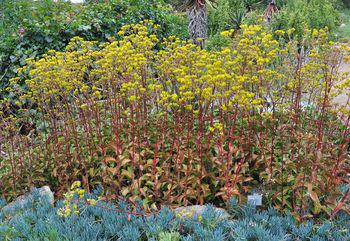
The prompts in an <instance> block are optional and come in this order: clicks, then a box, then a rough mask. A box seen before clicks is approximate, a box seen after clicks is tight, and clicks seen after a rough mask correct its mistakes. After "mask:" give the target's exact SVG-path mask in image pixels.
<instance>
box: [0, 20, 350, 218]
mask: <svg viewBox="0 0 350 241" xmlns="http://www.w3.org/2000/svg"><path fill="white" fill-rule="evenodd" d="M158 28H159V26H158V25H157V24H154V23H153V22H151V21H143V22H141V23H140V24H136V25H126V26H124V27H122V28H121V31H120V32H119V33H118V34H119V36H118V37H117V39H121V40H115V41H112V42H109V43H105V44H102V45H100V44H98V43H97V42H92V41H85V40H83V39H82V38H79V37H77V38H74V39H72V41H71V42H70V44H69V45H68V46H67V48H66V51H65V52H59V51H54V50H52V51H49V52H48V53H47V54H46V55H44V56H43V57H42V58H39V59H29V60H28V63H29V65H28V66H27V67H25V68H21V69H19V73H20V74H21V76H20V77H17V78H14V79H12V81H11V83H12V88H13V89H12V92H13V93H15V94H16V95H17V96H18V97H19V99H20V101H21V103H18V105H19V106H20V105H21V106H22V108H21V109H18V113H21V116H20V117H18V116H17V117H14V116H11V115H9V114H8V113H6V111H4V113H3V122H2V126H1V138H2V139H3V140H6V141H4V142H2V143H1V149H2V150H3V152H4V153H3V154H2V159H3V160H2V162H1V163H0V175H1V180H2V182H1V183H0V185H1V189H0V190H1V194H2V196H3V197H4V198H6V199H11V198H13V197H15V196H17V195H18V194H20V193H22V192H23V191H25V190H28V188H30V187H33V186H39V185H42V184H49V185H50V186H51V187H52V188H53V189H54V190H55V192H56V194H57V195H58V196H62V195H63V193H65V192H66V190H67V188H68V187H69V185H70V184H71V183H72V182H74V181H75V180H77V179H79V180H81V181H82V184H83V187H84V188H85V189H86V191H87V192H89V191H91V190H92V189H93V187H94V186H96V185H101V186H102V187H103V189H104V190H105V191H106V195H107V196H108V195H117V196H124V197H126V198H127V199H128V200H131V201H135V200H136V199H138V198H141V199H142V200H144V201H143V203H144V206H146V207H147V206H148V207H149V206H151V207H153V208H159V207H160V204H166V205H169V206H177V205H187V204H192V203H199V204H203V203H205V202H211V203H214V204H217V205H220V204H223V203H225V202H227V201H228V200H230V199H231V198H232V197H235V198H237V199H238V200H239V202H242V203H243V202H245V201H246V195H247V194H249V193H251V192H261V193H263V194H264V195H265V196H264V201H265V205H267V206H269V205H272V206H274V207H276V208H278V209H280V210H290V211H291V212H292V214H293V215H294V217H295V218H296V219H297V220H299V221H302V220H305V219H307V218H310V217H317V216H320V215H321V216H324V215H326V216H329V217H334V216H335V215H336V214H337V213H338V212H339V211H340V210H345V211H347V205H346V200H347V198H348V194H349V189H346V190H345V191H344V190H343V191H342V190H341V188H340V187H341V186H342V185H343V184H346V183H348V179H347V176H346V174H347V173H348V169H349V165H348V156H347V148H348V143H349V117H348V116H349V111H348V107H349V96H348V92H347V88H348V85H349V80H347V79H346V74H343V73H341V72H339V65H340V64H341V63H342V62H345V61H347V60H349V57H348V56H349V51H350V49H349V47H347V46H346V45H340V44H335V43H334V42H332V41H330V40H329V38H328V35H327V31H326V30H323V29H321V30H316V29H313V30H309V29H305V30H304V33H303V35H302V36H303V37H302V39H301V40H300V38H297V37H295V33H294V32H295V29H290V30H288V31H284V30H278V31H275V32H270V30H269V29H264V28H263V27H262V26H258V25H251V26H247V25H245V26H241V30H240V33H239V34H233V31H231V30H230V31H225V32H223V33H222V35H223V37H225V38H227V41H229V42H230V44H229V46H228V47H226V48H223V49H222V50H218V51H208V50H205V49H201V48H199V47H198V46H196V45H194V44H192V43H191V42H187V41H182V40H180V39H178V38H175V37H169V38H166V39H164V41H162V42H161V41H160V40H159V39H158V38H157V36H156V34H155V33H154V32H155V31H156V30H157V29H158ZM273 36H277V37H276V38H273ZM286 39H287V41H286ZM156 46H157V47H156ZM22 78H24V79H26V84H27V86H28V91H23V89H21V88H19V87H20V84H18V81H22ZM341 93H342V94H343V95H344V96H345V97H344V100H345V101H344V102H342V103H337V102H334V101H333V100H334V98H335V97H336V96H338V95H339V94H341ZM4 104H5V105H6V103H4ZM26 123H32V126H27V125H26ZM18 128H20V129H21V133H20V134H18ZM345 187H346V186H345Z"/></svg>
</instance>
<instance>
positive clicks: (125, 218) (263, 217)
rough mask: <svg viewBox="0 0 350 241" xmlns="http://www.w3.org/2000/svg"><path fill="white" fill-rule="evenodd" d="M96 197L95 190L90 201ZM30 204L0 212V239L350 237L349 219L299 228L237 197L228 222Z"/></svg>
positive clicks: (105, 206) (214, 217)
mask: <svg viewBox="0 0 350 241" xmlns="http://www.w3.org/2000/svg"><path fill="white" fill-rule="evenodd" d="M97 195H99V194H98V192H95V193H94V194H93V195H89V197H90V198H92V197H93V196H97ZM86 198H87V197H84V198H79V199H80V200H82V199H86ZM86 200H87V199H86ZM32 201H33V202H32V203H29V205H28V207H25V208H22V209H14V210H12V213H11V212H1V211H0V238H1V239H2V240H18V241H19V240H135V241H136V240H159V241H169V240H170V241H178V240H210V241H213V240H218V241H222V240H235V241H236V240H261V241H262V240H267V239H268V240H275V241H281V240H286V241H289V240H290V241H291V240H312V241H320V240H336V241H345V240H348V237H349V235H350V233H349V222H350V219H349V216H348V215H344V213H341V214H338V215H337V216H336V217H335V218H334V219H333V220H332V221H323V222H313V221H307V222H305V223H303V224H301V225H300V224H299V223H298V222H297V221H296V220H295V219H294V218H293V216H292V215H290V214H286V215H281V214H279V213H278V212H277V211H276V210H274V209H272V208H270V209H268V210H266V211H258V210H256V209H255V208H254V207H252V206H245V207H242V206H239V205H237V200H235V199H231V200H230V202H229V203H228V206H227V209H228V211H229V213H230V214H231V218H232V219H223V218H222V216H220V214H219V213H217V212H215V210H214V209H213V207H212V206H210V205H208V206H207V210H206V211H204V213H203V214H202V215H200V216H191V215H182V214H180V215H174V213H173V212H172V211H170V210H169V209H168V208H163V209H162V210H160V211H158V212H156V213H152V214H146V213H145V212H144V211H142V210H141V209H140V208H136V210H135V207H134V206H133V205H130V204H128V203H125V202H123V201H120V202H119V203H118V204H115V205H112V204H110V203H106V202H102V201H101V202H99V203H98V204H93V205H86V204H79V205H77V206H78V207H77V208H76V209H79V210H80V211H81V212H80V213H78V212H76V213H74V214H73V213H72V214H70V215H69V216H65V217H63V216H60V215H58V214H57V212H59V208H60V207H62V206H63V205H64V204H63V203H62V201H59V202H58V204H57V207H52V206H51V205H49V204H48V203H47V201H46V200H45V199H41V198H40V196H39V195H38V194H36V195H35V191H34V197H33V200H32ZM130 210H133V211H130ZM18 212H21V215H18ZM15 213H17V216H14V214H15Z"/></svg>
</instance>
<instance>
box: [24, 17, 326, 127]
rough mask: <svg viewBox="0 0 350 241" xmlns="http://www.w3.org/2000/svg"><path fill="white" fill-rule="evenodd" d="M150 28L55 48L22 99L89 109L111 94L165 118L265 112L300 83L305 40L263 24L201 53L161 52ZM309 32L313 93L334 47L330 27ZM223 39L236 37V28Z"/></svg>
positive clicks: (170, 45)
mask: <svg viewBox="0 0 350 241" xmlns="http://www.w3.org/2000/svg"><path fill="white" fill-rule="evenodd" d="M150 28H152V29H155V28H157V26H155V25H154V24H153V22H152V21H143V22H142V23H140V24H135V25H126V26H123V27H122V29H121V31H120V32H119V33H118V34H119V37H120V38H121V39H122V40H120V41H114V42H111V43H106V44H103V45H100V46H97V44H96V43H94V42H89V41H84V40H82V39H81V38H78V37H77V38H74V39H72V42H71V43H70V44H69V45H68V46H67V51H65V52H56V51H49V53H48V54H47V55H45V56H44V57H43V58H41V59H39V60H36V61H35V60H29V66H28V67H27V68H29V69H30V76H31V78H30V79H29V80H27V84H28V87H29V89H30V91H29V92H28V93H26V94H25V95H23V96H22V98H30V99H33V100H34V101H35V102H37V103H49V104H50V105H53V104H55V103H59V102H60V101H62V100H68V101H69V100H70V99H74V100H76V101H77V102H78V106H80V108H81V109H83V110H87V109H89V108H90V105H89V104H87V103H86V100H88V102H89V103H93V102H91V99H93V100H103V99H105V98H106V97H107V96H111V95H113V96H119V97H120V98H121V99H122V100H123V101H125V102H127V103H132V104H134V105H138V104H140V103H141V102H143V101H147V102H148V103H151V104H152V105H157V106H158V107H160V108H162V109H161V110H160V111H159V113H164V112H166V111H169V110H172V111H176V112H182V111H185V112H188V111H190V112H193V113H194V114H195V115H197V114H199V113H200V111H201V110H205V109H206V108H208V107H209V106H212V105H217V106H218V107H219V108H220V109H221V110H223V111H231V110H232V109H233V108H241V109H244V110H247V111H248V110H251V109H254V108H257V109H260V111H261V110H262V107H263V106H264V104H265V103H266V100H267V99H271V98H272V99H275V100H276V101H277V100H279V99H282V98H283V96H285V95H286V96H288V95H290V94H291V92H290V90H292V89H295V88H296V87H297V81H299V80H300V79H299V80H297V79H293V78H292V79H290V78H289V77H290V76H292V75H293V73H291V72H290V71H291V69H287V68H288V67H287V66H293V65H295V63H293V62H291V61H290V60H289V59H290V58H289V57H290V56H291V55H293V54H295V49H297V46H298V44H299V43H298V42H297V41H294V42H293V41H291V42H288V43H287V44H285V45H281V44H280V43H279V42H278V41H277V40H275V39H274V38H273V35H272V34H271V33H269V32H267V31H265V30H264V29H263V27H262V26H257V25H252V26H247V25H243V26H242V30H241V34H240V35H239V36H237V37H235V38H234V39H233V41H232V44H231V46H229V47H226V48H223V49H222V50H220V51H207V50H201V49H200V48H199V47H197V46H196V45H194V44H192V43H190V42H187V41H182V40H180V39H178V38H175V37H169V38H167V39H164V40H163V43H162V46H163V47H162V48H161V49H160V50H159V49H158V48H155V46H156V45H157V44H158V43H159V42H160V41H159V40H158V39H157V37H156V35H154V34H150V33H149V31H148V30H149V29H150ZM294 31H295V30H294V29H290V30H288V31H287V34H288V35H291V34H292V33H293V32H294ZM305 31H306V32H307V33H309V37H308V38H306V39H304V40H303V42H304V43H308V42H311V41H314V42H313V44H314V46H315V47H314V49H312V50H311V52H310V54H309V56H308V57H309V58H314V59H315V61H312V63H310V64H305V65H303V66H302V69H301V72H300V73H301V80H303V81H306V80H307V79H310V77H311V76H310V75H314V76H317V78H313V79H314V81H313V82H308V83H305V85H307V88H308V89H312V88H314V87H315V86H317V83H318V81H319V80H320V79H322V78H324V77H325V76H324V75H322V74H321V73H316V74H315V71H318V70H319V69H320V68H321V67H322V66H321V63H319V62H318V59H321V58H322V56H320V54H319V52H320V48H326V47H327V46H329V45H330V43H329V42H328V41H326V37H327V34H326V30H319V31H317V30H305ZM275 33H276V35H284V34H285V33H286V32H285V31H282V30H277V31H276V32H275ZM223 35H224V36H230V35H232V31H226V32H224V33H223ZM306 36H307V35H306ZM274 66H278V67H274ZM20 71H24V70H20ZM284 91H288V92H287V93H284ZM271 93H273V94H274V95H275V96H270V95H271ZM119 97H118V98H119ZM83 100H85V101H83ZM80 101H81V103H80ZM220 132H221V131H220Z"/></svg>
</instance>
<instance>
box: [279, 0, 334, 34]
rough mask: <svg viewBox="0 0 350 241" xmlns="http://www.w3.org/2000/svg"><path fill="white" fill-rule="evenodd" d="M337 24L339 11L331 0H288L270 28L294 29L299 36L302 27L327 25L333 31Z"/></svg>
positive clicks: (322, 26) (314, 27)
mask: <svg viewBox="0 0 350 241" xmlns="http://www.w3.org/2000/svg"><path fill="white" fill-rule="evenodd" d="M338 25H339V12H338V11H337V10H336V8H335V1H333V0H309V1H304V0H289V1H286V2H285V5H284V6H283V7H282V8H281V9H280V12H279V13H278V14H276V15H275V17H274V18H273V21H272V28H273V29H274V30H278V29H284V30H285V29H290V28H294V29H296V32H295V34H296V35H298V36H299V38H300V35H301V34H302V33H303V29H305V28H311V29H320V28H324V27H327V28H328V29H329V30H330V31H333V30H335V29H336V28H337V26H338Z"/></svg>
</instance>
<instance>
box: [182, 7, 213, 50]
mask: <svg viewBox="0 0 350 241" xmlns="http://www.w3.org/2000/svg"><path fill="white" fill-rule="evenodd" d="M187 14H188V32H189V35H190V38H191V39H192V40H193V42H194V43H195V44H196V45H198V46H200V47H201V48H202V49H203V48H204V46H205V40H206V39H207V32H208V10H207V6H206V4H194V5H193V6H191V7H190V8H189V9H188V10H187Z"/></svg>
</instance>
